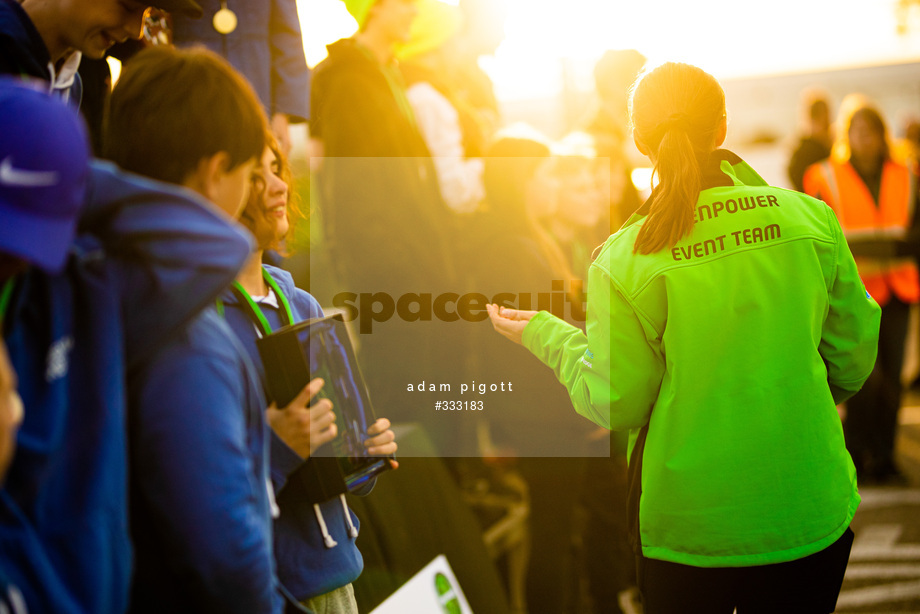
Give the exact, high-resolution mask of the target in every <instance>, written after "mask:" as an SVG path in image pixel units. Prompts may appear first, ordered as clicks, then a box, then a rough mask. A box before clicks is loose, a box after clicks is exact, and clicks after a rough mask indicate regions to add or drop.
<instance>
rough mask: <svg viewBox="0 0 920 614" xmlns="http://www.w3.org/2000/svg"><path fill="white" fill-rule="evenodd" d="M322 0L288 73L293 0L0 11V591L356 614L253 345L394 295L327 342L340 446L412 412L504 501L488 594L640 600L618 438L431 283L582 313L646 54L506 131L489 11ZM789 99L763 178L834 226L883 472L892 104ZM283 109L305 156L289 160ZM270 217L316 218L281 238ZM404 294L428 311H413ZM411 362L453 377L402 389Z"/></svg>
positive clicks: (297, 434) (413, 368)
mask: <svg viewBox="0 0 920 614" xmlns="http://www.w3.org/2000/svg"><path fill="white" fill-rule="evenodd" d="M343 1H344V4H345V7H346V8H347V10H348V11H349V12H350V13H351V15H352V16H353V17H354V18H355V20H356V22H357V24H358V30H357V32H356V33H355V34H354V35H353V36H351V37H349V38H345V39H342V40H339V41H337V42H335V43H333V44H331V45H329V46H328V57H327V58H326V59H325V60H323V61H322V62H321V63H320V64H319V65H318V66H317V67H316V68H315V69H314V70H313V71H312V73H311V71H310V70H309V69H308V68H307V65H306V61H305V59H304V55H303V43H302V37H301V31H300V19H299V16H298V13H297V6H296V3H295V2H294V1H293V0H271V1H268V0H266V1H256V0H240V1H231V0H220V1H218V0H197V1H193V0H69V1H67V2H64V1H63V0H61V1H48V0H22V1H21V2H20V1H17V0H0V74H3V75H6V76H4V77H3V78H0V126H2V128H0V158H2V161H0V216H2V223H0V284H2V292H0V324H2V340H3V343H0V461H2V462H0V469H6V470H8V472H7V475H6V480H5V483H4V487H3V489H2V491H0V597H2V600H0V604H2V605H0V607H2V608H5V610H4V611H9V612H26V611H30V612H55V613H71V612H73V613H77V612H99V613H102V612H124V611H132V612H141V611H186V610H193V609H194V610H196V611H206V612H210V611H221V612H247V613H254V612H269V611H271V612H277V611H314V612H324V613H329V614H333V613H335V614H338V613H354V612H357V611H358V606H357V601H356V598H355V594H354V588H353V584H357V582H358V581H359V577H360V575H361V572H362V568H363V563H362V554H361V552H360V551H359V550H358V548H357V546H356V544H355V542H356V537H357V534H358V530H359V527H360V524H361V523H360V522H359V518H358V517H357V516H356V515H355V514H354V513H353V512H352V511H351V510H350V508H349V503H348V500H347V499H346V497H345V496H344V495H345V493H344V492H336V493H333V494H332V496H328V495H329V493H326V492H317V489H316V488H315V487H313V486H311V483H310V482H309V481H308V480H306V479H304V478H303V475H304V473H305V472H306V471H308V469H307V466H308V465H309V463H310V459H311V458H312V457H313V456H314V455H315V452H316V450H317V449H319V448H320V447H321V446H323V445H324V444H329V442H331V441H333V440H334V439H335V438H336V437H337V435H339V433H338V427H337V426H336V422H335V413H334V412H335V411H336V408H335V407H333V406H332V405H331V404H330V403H329V401H328V399H325V398H324V395H323V394H321V390H322V388H323V385H324V382H322V381H320V380H313V381H311V382H310V384H309V385H308V386H307V387H306V388H305V389H304V390H303V392H302V393H301V394H300V395H298V396H297V398H295V399H294V400H293V401H290V402H289V403H287V404H286V405H285V406H283V407H279V406H278V404H277V403H275V399H272V398H271V395H270V394H269V392H270V391H269V388H268V386H267V381H268V380H270V379H271V376H272V374H271V373H266V369H265V367H264V366H263V365H262V363H261V359H260V355H259V352H258V349H257V343H258V341H257V340H258V339H261V338H263V337H265V336H268V335H270V334H272V333H273V332H274V331H277V330H278V329H279V328H281V327H283V326H286V325H290V324H295V323H297V322H300V321H304V320H310V319H314V318H319V317H322V316H323V315H324V313H330V312H333V311H334V310H331V309H330V308H331V307H332V304H333V302H334V295H335V294H337V293H338V292H340V291H344V292H353V293H369V294H374V295H376V294H378V293H382V294H385V295H387V296H389V297H391V298H392V300H393V301H397V300H402V298H403V297H410V298H411V299H413V300H414V301H415V302H414V303H412V304H414V305H417V306H418V312H416V313H414V314H413V315H415V316H417V317H416V318H415V319H414V320H411V321H408V320H407V319H406V318H403V317H396V316H393V317H388V318H381V321H380V323H379V324H378V325H377V326H376V327H375V328H374V331H373V333H371V334H366V335H365V334H360V335H359V334H357V333H356V334H355V336H354V344H355V346H356V348H357V350H358V362H359V364H360V367H361V371H362V372H363V375H364V378H365V380H366V382H367V389H368V391H369V393H370V397H371V399H372V400H373V404H374V406H375V408H376V410H377V413H378V414H379V415H381V416H386V418H381V419H380V420H378V421H376V422H374V423H373V424H371V425H370V427H369V428H368V429H367V431H366V433H363V434H362V438H363V442H364V445H365V446H366V447H367V449H368V454H369V455H371V456H375V457H381V458H384V457H391V456H392V455H393V453H394V452H395V451H396V449H397V444H396V441H395V438H396V436H395V434H394V429H391V425H390V420H392V421H393V422H394V423H395V424H403V423H415V424H418V425H419V426H420V428H422V429H423V430H424V432H425V433H426V434H427V437H428V438H430V440H431V443H432V445H433V446H434V450H435V451H436V455H437V456H438V457H440V460H437V462H444V463H445V464H446V465H447V468H448V470H449V471H450V475H451V477H452V479H453V480H455V481H456V484H457V486H458V488H460V489H462V490H465V491H468V492H471V493H475V492H477V491H478V492H481V491H482V490H486V491H498V492H501V491H507V490H508V489H511V490H513V491H514V492H515V493H516V494H517V495H518V496H520V497H521V498H522V499H523V500H525V501H527V503H528V517H527V527H528V530H527V538H526V540H525V542H526V543H525V544H524V546H523V548H524V552H525V553H526V557H525V558H526V561H527V562H526V564H525V566H524V571H523V580H521V578H519V577H518V578H516V577H515V574H516V573H518V574H520V573H521V572H520V570H519V569H518V570H516V569H515V568H514V565H513V564H512V563H511V562H509V561H508V560H503V559H501V558H500V557H496V558H497V559H498V560H497V564H498V566H499V567H500V570H499V573H500V574H501V575H502V577H503V579H504V582H505V588H506V589H507V591H508V601H509V603H510V610H513V611H517V612H531V613H533V614H536V613H540V612H547V613H552V614H559V613H564V612H586V613H587V612H597V613H598V614H599V613H601V612H624V611H632V612H635V611H638V608H639V607H641V606H639V605H638V604H636V603H635V599H636V592H635V588H634V585H635V569H634V559H633V554H632V552H631V550H630V547H629V545H628V544H627V543H626V542H627V538H626V534H627V529H626V525H627V519H626V517H625V515H626V508H625V505H624V504H623V502H624V501H625V499H626V488H627V462H626V448H627V446H626V439H625V435H622V434H617V433H611V432H609V431H606V430H603V429H598V428H597V427H594V425H593V424H591V423H589V422H588V421H586V420H584V419H582V418H581V417H579V416H577V415H576V414H575V413H574V411H573V410H572V406H571V402H570V400H569V397H568V394H567V392H566V390H565V388H564V387H563V386H562V385H561V384H559V382H558V381H557V380H556V377H555V376H554V374H553V373H552V371H551V370H549V369H547V368H546V367H544V366H543V365H541V364H540V363H539V362H538V361H536V360H535V359H534V358H533V357H532V356H531V355H530V354H529V353H528V352H527V351H526V350H524V349H523V348H522V347H520V346H517V345H513V344H510V343H505V342H504V341H503V340H501V339H500V338H499V337H498V336H497V335H494V333H492V331H491V328H490V327H489V326H488V324H487V323H485V320H486V319H488V316H487V314H486V309H485V304H478V303H475V304H474V303H471V304H467V307H469V309H466V310H465V311H464V314H468V317H464V316H461V315H460V311H461V309H460V304H459V302H458V301H459V300H460V297H461V296H468V295H482V296H484V297H486V298H485V299H484V300H486V301H488V302H498V303H501V302H502V301H503V300H504V301H505V302H506V304H507V306H508V307H520V308H522V309H530V308H534V309H536V308H539V309H547V310H550V309H552V310H553V311H554V313H555V312H556V311H557V309H558V308H559V305H562V312H563V313H564V314H565V318H566V319H567V320H568V321H569V322H571V323H572V324H574V325H576V326H580V327H584V313H583V311H580V309H579V307H580V306H582V305H583V304H584V280H585V278H586V274H587V269H588V266H589V265H590V263H591V262H592V259H593V254H594V253H595V250H596V248H597V247H598V246H600V245H602V244H603V243H604V242H605V241H606V240H607V238H608V236H609V235H611V234H612V233H615V232H616V231H617V229H618V228H619V227H620V226H621V225H622V224H623V223H624V222H625V221H626V220H627V219H629V218H630V216H631V215H632V214H633V212H634V211H635V210H636V209H637V208H638V207H639V206H640V205H641V204H642V200H643V196H642V195H643V194H647V190H649V189H651V186H641V185H640V186H639V187H637V186H636V185H635V184H634V181H633V176H634V173H633V171H634V168H633V164H634V162H633V160H634V157H633V155H632V154H631V153H630V152H632V151H633V143H632V136H631V130H630V126H629V125H628V111H627V106H628V100H629V91H630V86H631V85H632V83H633V82H634V81H635V79H636V77H637V75H639V74H640V72H641V71H642V70H643V67H644V66H645V63H646V58H645V57H644V56H643V55H642V54H641V53H640V52H638V51H636V50H632V49H620V50H611V51H608V52H607V53H605V54H604V56H603V57H602V58H601V59H600V60H599V61H598V63H597V64H596V68H595V71H594V78H595V86H596V87H595V92H594V96H593V101H592V105H591V108H590V109H589V110H588V112H587V113H586V114H585V116H584V117H583V118H581V119H580V120H579V121H578V122H577V124H576V125H573V126H571V130H570V131H569V132H568V133H567V134H566V135H564V136H563V137H562V138H558V139H550V138H548V137H547V136H546V135H543V134H541V133H540V132H538V131H537V130H536V129H535V128H533V127H531V126H527V125H524V124H519V123H509V122H508V121H506V119H505V118H503V115H502V109H501V107H500V105H499V103H498V101H497V99H496V96H495V92H494V88H493V85H492V83H491V81H490V79H489V77H488V75H487V73H486V72H485V71H484V70H483V69H482V68H481V66H480V60H481V59H482V58H483V57H485V56H489V55H491V54H493V53H495V51H496V49H497V48H498V46H499V45H500V43H501V41H502V37H503V31H504V26H503V24H504V19H505V7H504V5H503V3H502V2H500V1H496V0H460V2H459V4H448V3H444V2H439V1H437V0H343ZM108 57H115V58H118V59H119V60H120V61H121V62H122V66H123V68H122V72H121V76H120V78H119V79H118V81H117V83H116V84H115V85H114V88H113V86H112V74H111V72H110V68H109V67H110V64H109V62H108V61H107V58H108ZM77 109H79V111H80V112H82V118H80V119H78V116H77V114H76V112H77ZM803 109H804V113H805V116H806V120H805V122H804V131H803V134H802V138H801V142H800V143H799V144H798V146H797V148H796V149H795V151H794V153H792V155H791V159H790V162H789V178H790V181H791V182H792V185H793V186H794V187H795V189H797V190H799V191H804V192H807V193H808V194H811V195H814V196H817V197H819V198H821V199H822V200H825V201H826V202H827V203H828V204H829V205H830V206H831V207H832V208H833V210H834V212H835V213H837V215H838V217H839V218H840V219H841V224H842V226H843V227H844V230H845V232H846V234H847V239H848V242H849V243H850V247H851V250H852V251H853V253H854V255H855V256H856V257H857V262H858V264H859V266H860V272H861V274H862V275H863V278H864V281H865V283H866V286H867V288H868V290H869V292H870V293H871V294H872V296H873V297H874V298H875V299H876V300H877V301H878V302H879V304H881V305H882V306H883V319H882V329H883V332H882V335H881V340H880V345H879V358H878V361H877V364H876V370H875V372H874V373H873V376H872V378H871V379H870V382H869V383H868V384H867V385H866V386H865V387H864V389H863V390H862V391H861V392H860V393H859V394H858V395H857V397H854V398H853V399H852V400H850V401H849V402H848V404H847V408H846V416H845V420H844V426H845V432H846V438H847V446H848V449H849V450H850V452H851V454H852V456H853V459H854V462H855V463H856V467H857V471H858V472H859V475H860V479H861V480H865V481H866V482H869V481H874V482H882V483H904V482H905V478H904V476H903V474H902V473H901V470H900V469H899V468H898V467H897V465H896V463H895V460H894V458H895V457H894V441H895V434H896V428H897V414H898V410H899V407H900V404H901V394H902V388H903V387H902V380H901V372H902V370H903V364H904V354H905V347H906V344H907V337H908V322H909V316H910V312H911V306H912V305H914V304H916V303H917V302H918V301H920V282H918V280H917V270H916V259H917V257H918V256H920V249H918V246H920V234H918V233H920V226H918V222H917V219H918V216H916V215H915V210H916V204H917V203H916V198H917V189H918V187H917V186H918V183H917V181H916V177H917V173H918V170H920V122H917V121H914V122H913V123H911V124H910V125H909V126H907V127H906V129H905V131H904V132H905V135H904V139H903V140H901V141H899V142H897V143H895V142H893V141H892V140H891V138H890V134H889V131H888V129H887V123H886V120H885V118H884V117H883V116H882V114H881V113H880V112H879V110H878V109H877V108H876V107H875V106H874V105H873V104H872V102H871V101H869V100H867V99H865V98H863V97H860V96H856V95H854V96H852V97H847V99H845V100H843V101H842V102H841V103H840V104H839V118H838V120H837V122H836V125H833V123H832V121H831V118H832V116H833V113H832V111H833V109H832V101H831V100H830V98H829V96H827V95H826V94H823V93H821V92H817V91H810V92H808V93H807V95H806V96H805V97H804V98H803ZM304 123H306V124H307V125H308V135H309V140H308V143H307V144H306V145H307V150H308V152H307V153H308V157H309V165H310V170H311V171H312V173H311V174H310V176H309V177H307V176H299V177H297V176H294V175H293V174H292V172H291V169H290V166H289V165H288V162H287V157H288V155H289V154H290V153H291V150H292V147H293V145H294V141H293V140H292V137H291V126H292V125H294V126H296V125H298V124H304ZM298 187H300V188H304V187H305V188H306V189H304V190H298ZM307 190H308V191H309V192H308V193H307ZM298 192H303V194H302V195H299V194H298ZM298 196H301V197H300V198H298ZM307 218H309V224H312V225H313V226H314V229H313V230H305V229H306V228H308V224H307V223H306V222H307ZM297 222H304V223H302V224H300V225H299V226H298V225H297ZM879 229H881V231H879ZM298 233H301V234H303V233H307V234H309V235H310V237H311V238H312V239H314V241H313V244H312V245H310V246H308V247H306V248H304V249H302V250H301V252H300V253H299V254H298V253H297V252H296V251H295V250H294V249H293V245H294V244H295V243H297V242H296V241H295V239H296V236H297V234H298ZM304 258H307V259H309V263H310V264H309V265H308V266H306V267H304V266H303V265H302V262H303V259H304ZM298 259H300V260H298ZM298 262H300V263H301V264H300V265H298ZM286 269H289V270H291V271H295V275H293V276H292V275H291V273H289V272H288V271H287V270H286ZM316 288H322V290H321V291H313V292H312V294H311V293H308V291H310V290H311V289H316ZM425 296H427V297H428V300H429V304H430V301H431V299H432V297H439V298H440V297H447V299H445V300H446V302H447V303H450V304H451V308H450V311H451V313H452V314H453V315H454V316H456V317H454V318H453V321H443V319H439V318H432V316H431V313H430V312H429V313H427V317H425V316H426V314H425V312H424V307H423V305H424V301H422V300H421V297H425ZM502 297H505V298H502ZM522 297H529V298H528V299H525V298H522ZM405 300H407V301H409V300H410V299H405ZM435 300H438V299H435ZM526 300H530V302H529V303H527V304H524V303H523V302H522V301H526ZM557 300H558V301H560V303H559V304H557V303H555V302H554V301H557ZM410 302H411V301H410ZM566 305H568V306H569V307H568V308H566ZM566 309H567V310H566ZM378 315H379V314H378ZM390 315H391V316H392V314H390ZM384 320H385V321H384ZM461 320H468V321H467V322H463V321H461ZM476 322H478V324H476ZM353 332H355V331H353ZM420 381H422V382H429V383H436V384H443V383H450V384H452V386H453V388H452V390H454V392H453V393H452V394H453V396H451V397H445V396H444V395H443V394H441V393H440V392H439V393H428V392H425V393H423V394H419V393H418V392H416V391H412V390H407V385H408V384H415V383H417V382H420ZM498 381H503V382H513V383H514V384H515V389H514V392H513V393H511V394H508V395H507V396H505V397H499V396H497V395H489V396H485V397H480V396H477V397H476V399H477V400H484V405H485V407H484V409H483V410H482V411H477V412H476V413H475V414H470V413H468V412H464V413H461V414H458V415H451V416H446V417H445V416H444V415H443V413H442V412H438V411H436V410H435V409H434V407H435V402H436V401H445V400H447V401H450V400H456V399H457V398H458V396H457V393H456V391H457V389H458V388H459V385H460V383H462V382H484V383H487V384H491V383H494V382H498ZM413 460H417V462H420V463H421V462H435V460H436V459H405V460H403V459H401V460H400V462H402V463H407V462H412V461H413ZM397 464H398V463H396V462H395V461H393V466H394V467H395V466H396V465H397ZM388 477H389V476H384V477H381V478H380V479H381V480H385V479H387V478H388ZM371 488H373V480H372V481H371V482H370V483H369V484H368V485H366V487H365V488H361V489H357V490H353V491H351V492H350V493H349V496H352V495H360V496H368V497H373V496H374V495H373V493H371V492H370V490H371ZM404 504H405V505H411V504H412V502H411V501H406V502H404ZM472 505H473V506H474V507H475V503H473V504H472ZM361 520H364V519H361ZM483 522H484V523H486V520H485V519H483ZM485 528H487V527H486V526H483V529H485ZM381 530H386V529H385V527H383V528H382V529H381ZM410 539H411V538H410ZM447 555H448V558H450V552H448V553H447ZM495 611H496V612H500V611H504V609H502V608H499V607H498V606H496V610H495Z"/></svg>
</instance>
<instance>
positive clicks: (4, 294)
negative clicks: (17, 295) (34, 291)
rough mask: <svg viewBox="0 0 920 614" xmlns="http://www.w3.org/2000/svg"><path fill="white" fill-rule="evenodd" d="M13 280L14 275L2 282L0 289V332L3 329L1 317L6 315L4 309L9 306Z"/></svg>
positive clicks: (14, 279)
mask: <svg viewBox="0 0 920 614" xmlns="http://www.w3.org/2000/svg"><path fill="white" fill-rule="evenodd" d="M15 281H16V278H15V277H11V278H9V279H7V280H6V283H5V284H3V289H0V334H2V331H3V318H4V317H6V310H7V309H8V308H9V306H10V299H11V298H12V297H13V286H14V285H15V283H14V282H15Z"/></svg>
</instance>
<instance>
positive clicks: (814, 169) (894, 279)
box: [803, 160, 920, 305]
mask: <svg viewBox="0 0 920 614" xmlns="http://www.w3.org/2000/svg"><path fill="white" fill-rule="evenodd" d="M803 183H804V188H805V192H806V193H808V194H810V195H812V196H815V197H817V198H820V199H822V200H823V201H824V202H826V203H827V204H828V205H830V206H831V208H832V209H833V210H834V212H835V213H836V214H837V218H838V219H839V220H840V226H841V227H842V228H843V232H844V234H845V235H846V238H847V241H848V242H850V243H852V242H854V241H859V240H860V239H862V240H865V239H886V238H887V239H897V238H901V237H903V236H904V235H905V234H906V232H907V229H908V228H909V227H910V224H911V220H912V218H913V214H914V195H915V193H916V185H915V183H914V177H913V175H912V174H911V173H910V171H909V170H908V169H907V167H906V166H904V165H903V164H898V163H896V162H892V161H890V160H889V161H887V162H885V166H884V168H883V169H882V185H881V189H880V190H879V197H878V200H879V202H878V206H876V204H875V201H874V200H873V198H872V194H871V193H870V192H869V188H867V187H866V184H865V183H864V182H863V180H862V179H861V178H860V177H859V174H857V172H856V169H854V168H853V166H852V165H851V164H850V163H849V162H832V161H830V160H826V161H824V162H819V163H818V164H814V165H812V166H810V167H808V170H807V171H806V172H805V178H804V181H803ZM856 265H857V267H858V268H859V274H860V277H862V280H863V283H864V284H865V286H866V290H868V291H869V294H871V295H872V298H874V299H875V300H876V302H877V303H878V304H879V305H885V304H886V303H888V301H889V299H890V298H891V295H892V293H894V295H895V296H897V297H898V298H899V299H901V300H902V301H904V302H905V303H916V302H917V301H918V300H920V277H918V273H917V265H916V263H915V261H914V259H913V258H886V259H882V258H856Z"/></svg>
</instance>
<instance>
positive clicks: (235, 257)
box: [80, 163, 251, 370]
mask: <svg viewBox="0 0 920 614" xmlns="http://www.w3.org/2000/svg"><path fill="white" fill-rule="evenodd" d="M90 184H91V187H90V190H89V196H88V205H87V210H86V212H85V214H84V215H83V217H82V218H81V220H80V226H81V232H88V233H89V234H91V235H94V236H96V237H97V238H99V239H100V241H101V242H102V244H103V247H104V249H105V253H106V256H107V258H109V260H110V261H111V266H112V267H113V268H114V270H115V274H114V276H113V277H114V279H115V281H116V283H118V284H119V294H120V296H121V302H122V314H123V316H122V317H123V319H124V330H125V348H126V361H127V367H128V370H131V369H132V368H133V367H135V366H136V365H137V364H138V363H140V362H141V361H142V360H143V359H144V358H145V357H147V356H150V355H152V353H153V352H154V351H155V350H156V349H157V348H158V347H161V344H162V343H163V342H164V341H166V340H168V339H169V338H170V336H171V335H172V334H173V333H174V332H175V331H177V330H178V329H179V328H180V327H181V326H182V325H184V324H185V323H187V322H188V321H189V320H191V318H192V317H194V316H195V315H196V314H198V313H199V312H200V311H201V310H202V309H203V308H204V307H205V306H206V305H208V304H210V303H211V302H212V301H214V300H215V299H216V297H217V295H218V294H219V293H220V291H221V290H222V289H223V288H225V287H226V286H227V285H229V284H230V283H231V282H232V281H233V279H234V278H235V277H236V274H237V272H238V271H239V270H240V269H241V268H242V266H243V264H244V263H245V262H246V259H247V258H248V257H249V254H250V253H251V244H250V239H249V237H248V234H247V233H246V232H245V231H244V230H243V229H242V227H240V226H238V225H237V224H236V223H234V222H233V221H232V220H231V219H230V218H229V217H227V216H226V215H225V214H224V213H223V212H222V211H220V210H218V209H217V208H216V207H214V206H213V205H211V204H210V203H208V202H206V201H204V200H203V199H201V198H199V197H198V196H197V195H195V194H194V193H192V192H191V191H189V190H185V189H183V188H178V187H176V186H172V185H167V184H164V183H160V182H156V181H152V180H148V179H145V178H142V177H138V176H135V175H131V174H129V173H124V172H121V171H119V170H118V169H117V168H116V167H114V166H113V165H109V164H105V163H94V165H93V168H92V173H91V182H90Z"/></svg>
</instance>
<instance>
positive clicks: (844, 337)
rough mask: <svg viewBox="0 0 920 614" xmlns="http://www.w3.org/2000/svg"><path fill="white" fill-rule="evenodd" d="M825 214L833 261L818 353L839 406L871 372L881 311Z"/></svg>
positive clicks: (839, 233)
mask: <svg viewBox="0 0 920 614" xmlns="http://www.w3.org/2000/svg"><path fill="white" fill-rule="evenodd" d="M827 212H828V224H829V226H830V227H831V230H832V231H833V233H834V236H835V239H836V243H837V259H836V262H835V271H834V275H833V277H832V279H831V283H830V286H829V288H828V312H827V317H826V318H825V320H824V328H823V330H822V332H821V343H820V345H819V346H818V350H819V352H820V353H821V356H822V358H824V362H825V364H826V365H827V379H828V383H829V384H830V387H831V392H832V393H833V395H834V401H835V402H836V403H842V402H843V401H845V400H847V399H848V398H850V397H851V396H853V395H854V394H855V393H856V392H857V391H858V390H859V389H860V388H861V387H862V385H863V383H864V382H865V381H866V379H868V377H869V374H870V373H871V372H872V368H873V366H874V365H875V357H876V352H877V350H878V331H879V321H880V319H881V314H882V310H881V308H880V307H879V306H878V304H877V303H876V302H875V300H873V299H872V297H871V296H869V293H868V292H867V291H866V288H865V286H864V285H863V283H862V280H861V279H860V278H859V273H858V271H857V270H856V262H855V261H854V260H853V255H852V254H851V253H850V248H849V247H848V246H847V242H846V240H845V239H844V237H843V232H842V231H841V230H840V223H839V222H838V221H837V217H836V216H835V215H834V213H833V211H832V210H831V209H830V208H829V207H828V210H827Z"/></svg>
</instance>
